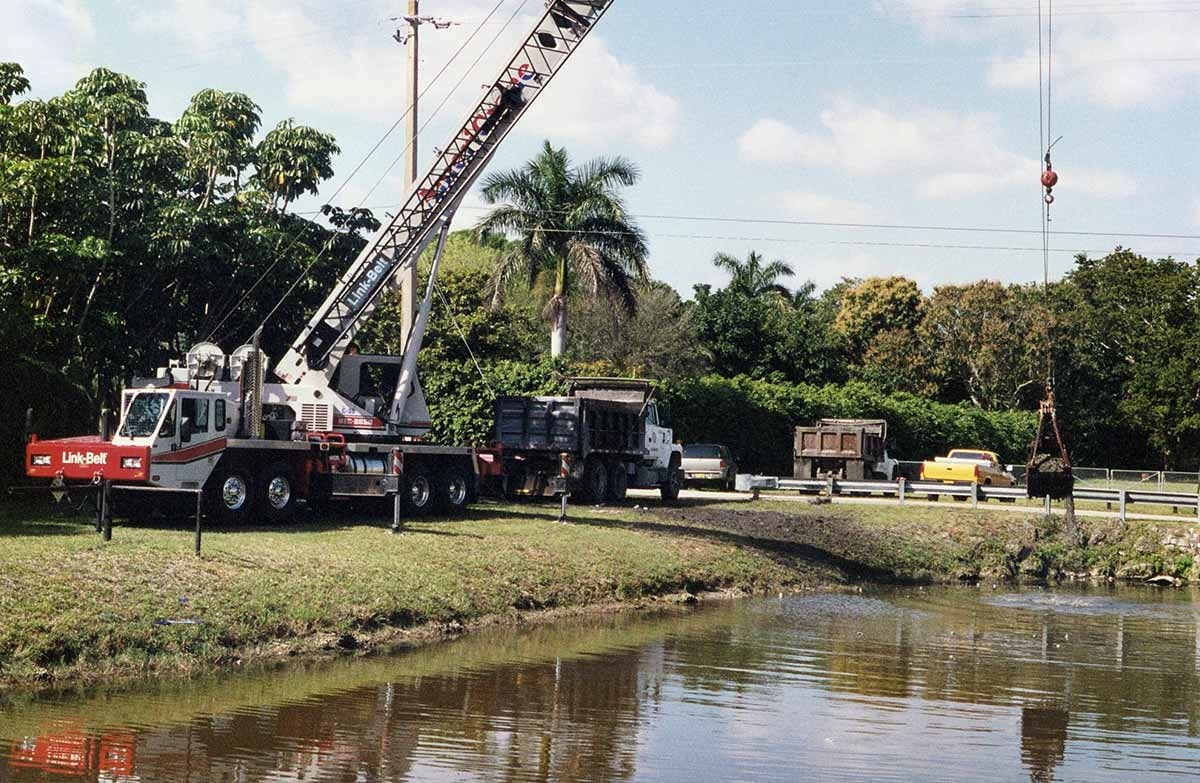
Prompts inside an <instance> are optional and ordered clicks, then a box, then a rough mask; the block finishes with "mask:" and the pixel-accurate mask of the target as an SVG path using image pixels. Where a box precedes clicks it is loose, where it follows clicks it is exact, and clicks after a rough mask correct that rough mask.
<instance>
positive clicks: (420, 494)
mask: <svg viewBox="0 0 1200 783" xmlns="http://www.w3.org/2000/svg"><path fill="white" fill-rule="evenodd" d="M401 494H402V496H403V500H404V509H405V511H406V512H407V513H408V515H409V516H421V515H425V514H429V513H431V512H432V511H433V507H434V505H435V503H436V499H437V487H436V486H435V485H434V483H433V479H432V478H431V477H430V475H429V471H428V470H427V469H426V468H425V466H424V465H414V466H412V467H411V468H407V469H405V471H404V487H403V491H402V493H401Z"/></svg>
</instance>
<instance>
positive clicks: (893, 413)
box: [663, 375, 1037, 475]
mask: <svg viewBox="0 0 1200 783" xmlns="http://www.w3.org/2000/svg"><path fill="white" fill-rule="evenodd" d="M663 397H664V399H665V400H666V401H667V402H668V404H669V408H670V411H671V414H672V420H673V424H674V426H675V436H676V437H677V438H682V439H683V440H684V442H711V443H724V444H725V445H727V446H729V447H730V449H732V450H733V453H734V456H735V458H736V459H737V461H738V466H739V467H740V468H741V469H742V470H744V471H747V472H755V473H766V474H771V475H790V474H791V471H792V432H793V430H794V428H795V426H796V425H798V424H809V423H812V422H814V421H816V420H817V419H819V418H822V417H837V418H869V419H886V420H887V422H888V440H889V443H888V451H889V452H890V453H891V455H892V456H893V457H896V458H898V459H912V460H917V459H926V458H929V457H933V456H936V455H938V454H944V453H945V452H946V450H948V449H951V448H955V447H977V448H985V449H990V450H993V451H997V452H999V453H1000V456H1001V457H1002V458H1003V459H1004V460H1006V461H1009V462H1023V461H1024V460H1025V456H1026V449H1027V448H1028V445H1029V442H1030V441H1031V440H1033V436H1034V431H1035V429H1036V427H1037V415H1036V414H1035V413H1032V412H1027V411H1018V412H1008V411H1002V412H988V411H982V410H980V409H978V408H975V407H972V406H970V405H966V404H958V405H947V404H945V403H938V402H932V401H930V400H927V399H923V398H921V397H915V396H913V395H911V394H881V393H880V392H878V391H876V390H875V389H873V388H872V387H870V386H868V385H867V384H863V383H849V384H846V385H845V386H823V387H817V386H808V385H804V384H790V383H771V382H768V381H760V380H755V379H753V378H748V377H746V376H739V377H737V378H723V377H720V376H715V375H709V376H705V377H702V378H695V379H688V380H681V381H675V382H672V383H669V384H667V385H666V387H665V388H664V390H663Z"/></svg>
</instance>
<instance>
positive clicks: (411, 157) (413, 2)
mask: <svg viewBox="0 0 1200 783" xmlns="http://www.w3.org/2000/svg"><path fill="white" fill-rule="evenodd" d="M420 4H421V2H420V0H408V16H407V17H405V21H406V22H408V24H409V27H410V28H411V30H412V32H411V33H410V34H409V38H408V44H407V46H408V123H407V124H406V125H405V131H406V133H405V142H406V144H407V146H406V147H405V149H406V150H408V151H407V152H406V153H405V155H404V187H405V192H407V191H408V189H410V188H412V186H413V183H414V182H416V181H417V130H418V128H417V97H418V95H419V94H420V92H421V88H420V79H419V78H418V77H419V76H420V67H421V66H420V62H421V60H420V57H419V48H420V47H419V42H420V30H421V19H420V17H419V16H418V14H419V13H420V11H421V9H420ZM400 302H401V305H400V326H401V328H400V344H401V345H405V346H407V345H408V335H409V334H410V333H411V332H412V326H413V321H414V320H416V314H417V265H416V263H413V264H412V265H411V266H409V268H408V269H406V270H405V271H404V273H403V274H402V275H401V277H400Z"/></svg>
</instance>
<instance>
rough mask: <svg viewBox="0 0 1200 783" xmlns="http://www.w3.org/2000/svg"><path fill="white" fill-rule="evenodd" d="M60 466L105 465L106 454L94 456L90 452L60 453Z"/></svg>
mask: <svg viewBox="0 0 1200 783" xmlns="http://www.w3.org/2000/svg"><path fill="white" fill-rule="evenodd" d="M62 464H64V465H85V466H88V467H91V466H92V465H107V464H108V454H107V453H104V452H102V453H100V454H96V453H94V452H91V451H64V452H63V453H62Z"/></svg>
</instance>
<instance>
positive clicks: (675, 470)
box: [658, 454, 683, 503]
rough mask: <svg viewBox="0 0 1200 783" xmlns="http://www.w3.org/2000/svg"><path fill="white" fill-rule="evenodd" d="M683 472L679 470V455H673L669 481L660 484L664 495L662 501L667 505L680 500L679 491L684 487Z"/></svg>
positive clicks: (669, 466) (660, 489)
mask: <svg viewBox="0 0 1200 783" xmlns="http://www.w3.org/2000/svg"><path fill="white" fill-rule="evenodd" d="M681 473H682V471H680V469H679V455H678V454H672V455H671V462H670V464H669V465H668V466H667V480H666V481H664V482H663V483H662V484H659V485H658V486H659V491H660V492H661V493H662V499H663V501H664V502H666V503H674V502H675V501H676V500H679V489H680V487H682V486H683V476H682V475H681Z"/></svg>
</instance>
